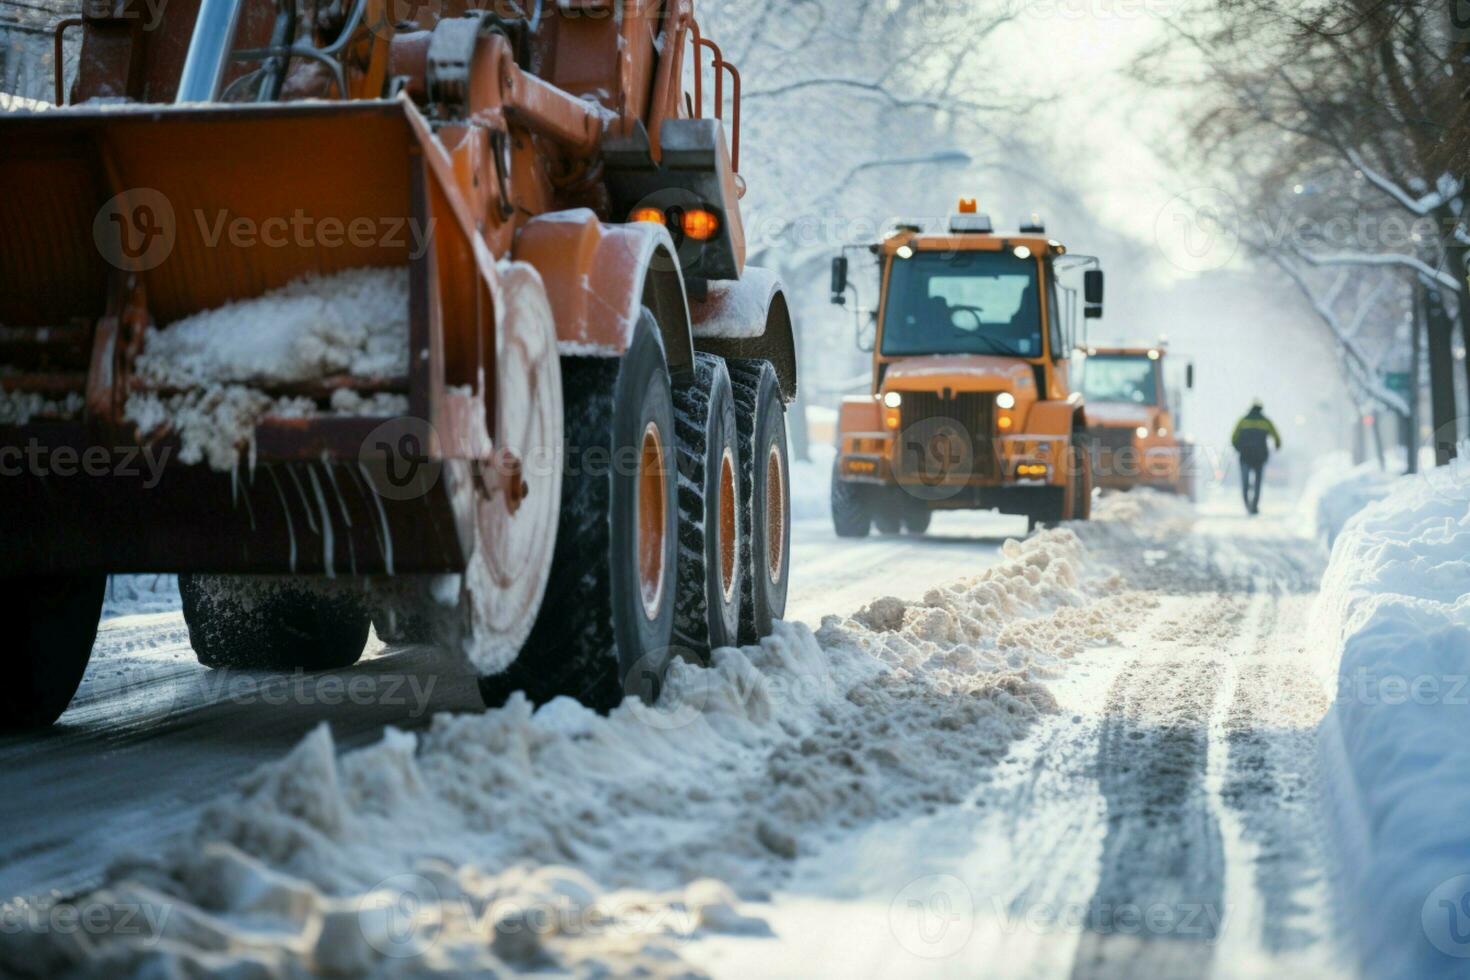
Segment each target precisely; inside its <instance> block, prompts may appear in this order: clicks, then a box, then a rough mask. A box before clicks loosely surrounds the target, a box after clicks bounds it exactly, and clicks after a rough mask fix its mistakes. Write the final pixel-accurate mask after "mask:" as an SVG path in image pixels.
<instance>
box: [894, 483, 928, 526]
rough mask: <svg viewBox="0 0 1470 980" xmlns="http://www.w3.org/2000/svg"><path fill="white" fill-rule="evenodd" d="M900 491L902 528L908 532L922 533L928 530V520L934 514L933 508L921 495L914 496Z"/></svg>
mask: <svg viewBox="0 0 1470 980" xmlns="http://www.w3.org/2000/svg"><path fill="white" fill-rule="evenodd" d="M900 493H903V508H902V509H903V529H904V530H905V531H907V532H908V533H910V534H923V533H924V532H925V531H927V530H929V520H930V518H931V517H933V516H934V510H933V508H931V507H930V506H929V501H927V500H925V499H924V498H922V497H915V496H914V495H913V494H911V493H908V492H906V491H900Z"/></svg>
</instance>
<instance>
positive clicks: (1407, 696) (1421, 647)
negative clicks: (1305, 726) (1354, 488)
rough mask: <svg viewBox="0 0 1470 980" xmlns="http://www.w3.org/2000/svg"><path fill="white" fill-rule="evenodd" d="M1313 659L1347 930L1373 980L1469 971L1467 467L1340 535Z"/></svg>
mask: <svg viewBox="0 0 1470 980" xmlns="http://www.w3.org/2000/svg"><path fill="white" fill-rule="evenodd" d="M1311 638H1312V649H1313V651H1314V652H1315V654H1316V656H1317V659H1318V664H1319V666H1320V668H1321V670H1322V671H1323V675H1324V681H1325V683H1327V684H1328V685H1330V686H1331V688H1332V689H1333V694H1334V707H1333V710H1332V711H1331V712H1330V714H1329V715H1328V717H1327V719H1326V721H1325V722H1324V724H1323V729H1322V751H1323V757H1324V769H1325V773H1326V779H1327V783H1328V787H1329V790H1330V796H1331V800H1332V806H1333V814H1332V816H1333V823H1334V827H1335V830H1336V833H1335V841H1336V843H1337V845H1338V851H1339V855H1338V857H1339V863H1340V865H1341V867H1342V869H1343V870H1342V876H1343V880H1342V881H1341V882H1340V883H1339V887H1338V888H1337V893H1338V894H1339V895H1340V896H1341V900H1342V903H1343V909H1342V914H1343V917H1344V919H1345V926H1346V927H1347V928H1346V929H1345V932H1346V933H1347V934H1348V935H1350V936H1352V937H1353V938H1354V940H1355V941H1356V945H1357V948H1358V953H1359V956H1360V958H1361V963H1362V969H1363V973H1364V974H1365V975H1367V976H1373V977H1384V978H1388V977H1403V978H1411V977H1412V978H1423V977H1440V976H1443V977H1451V976H1453V977H1463V976H1465V975H1466V972H1467V970H1470V820H1467V815H1470V466H1467V465H1466V464H1465V463H1464V462H1461V463H1457V464H1455V465H1452V466H1450V467H1445V468H1441V469H1438V470H1433V471H1430V472H1427V473H1425V474H1423V475H1421V476H1419V477H1417V478H1405V479H1402V480H1399V481H1398V482H1397V483H1395V484H1394V485H1393V486H1392V488H1391V489H1390V490H1389V492H1388V495H1387V496H1386V497H1385V498H1384V499H1382V500H1380V501H1379V502H1377V503H1374V504H1371V505H1369V506H1367V507H1366V508H1365V509H1364V510H1362V511H1361V512H1360V513H1358V514H1357V516H1356V517H1354V518H1353V519H1352V520H1351V521H1349V522H1348V523H1347V525H1346V527H1345V528H1344V529H1343V531H1342V532H1341V534H1340V536H1339V537H1338V540H1337V543H1336V546H1335V547H1334V549H1333V553H1332V560H1331V564H1330V566H1329V567H1328V570H1327V573H1326V575H1325V576H1324V578H1323V583H1322V590H1321V595H1320V598H1319V601H1318V606H1317V610H1316V613H1315V617H1314V621H1313V626H1312V630H1311Z"/></svg>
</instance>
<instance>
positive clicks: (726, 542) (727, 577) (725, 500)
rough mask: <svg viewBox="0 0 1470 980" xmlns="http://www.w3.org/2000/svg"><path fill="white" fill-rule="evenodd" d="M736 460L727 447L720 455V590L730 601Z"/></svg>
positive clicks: (734, 550)
mask: <svg viewBox="0 0 1470 980" xmlns="http://www.w3.org/2000/svg"><path fill="white" fill-rule="evenodd" d="M735 498H736V491H735V460H734V457H733V456H732V455H731V453H730V450H729V449H728V448H727V449H726V450H725V452H724V455H723V456H721V457H720V592H721V594H722V595H724V597H725V601H726V602H729V601H730V600H731V599H733V598H735V557H736V553H737V551H738V550H739V549H738V544H739V543H738V542H737V541H736V540H735V539H736V531H735Z"/></svg>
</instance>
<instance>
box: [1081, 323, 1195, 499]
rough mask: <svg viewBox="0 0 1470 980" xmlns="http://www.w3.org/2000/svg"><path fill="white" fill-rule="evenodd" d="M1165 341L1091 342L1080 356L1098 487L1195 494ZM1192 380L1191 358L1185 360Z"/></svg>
mask: <svg viewBox="0 0 1470 980" xmlns="http://www.w3.org/2000/svg"><path fill="white" fill-rule="evenodd" d="M1168 365H1169V348H1168V346H1167V345H1166V344H1165V343H1164V342H1162V341H1160V342H1159V343H1157V344H1153V345H1145V344H1135V345H1132V346H1120V347H1089V348H1088V349H1087V356H1086V357H1085V358H1084V359H1083V361H1082V391H1083V394H1084V395H1085V396H1086V398H1087V428H1088V432H1089V433H1091V437H1092V447H1093V464H1092V465H1093V478H1094V479H1095V480H1096V481H1097V485H1098V486H1100V487H1104V488H1108V489H1115V490H1127V489H1130V488H1132V487H1136V486H1147V487H1154V488H1155V489H1158V490H1164V491H1166V492H1169V493H1175V494H1179V495H1180V496H1183V497H1188V498H1189V499H1190V500H1194V499H1195V497H1196V492H1197V491H1196V477H1197V474H1196V472H1195V457H1194V444H1193V443H1191V442H1190V441H1188V440H1187V439H1185V438H1183V437H1181V436H1180V435H1179V423H1180V418H1181V412H1180V405H1179V403H1180V392H1179V391H1178V390H1177V389H1171V388H1170V387H1169V385H1168V380H1169V374H1168ZM1183 380H1184V387H1185V388H1186V389H1192V388H1193V387H1194V365H1193V364H1186V365H1185V367H1184V378H1183Z"/></svg>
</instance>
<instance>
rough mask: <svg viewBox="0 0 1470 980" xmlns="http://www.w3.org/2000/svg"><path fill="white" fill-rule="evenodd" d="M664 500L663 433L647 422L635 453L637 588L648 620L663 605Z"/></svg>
mask: <svg viewBox="0 0 1470 980" xmlns="http://www.w3.org/2000/svg"><path fill="white" fill-rule="evenodd" d="M666 503H667V499H666V497H665V495H664V442H663V436H662V434H661V433H660V432H659V431H658V424H657V423H655V422H649V423H648V427H647V428H645V429H644V430H643V446H642V448H641V450H640V451H639V453H638V591H639V595H640V597H641V598H642V600H643V615H645V616H647V617H648V618H649V619H650V620H654V619H657V618H658V612H659V607H660V606H662V605H663V597H664V538H665V535H666V533H667V528H665V527H664V522H665V520H666V518H667V516H668V511H667V509H666Z"/></svg>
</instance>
